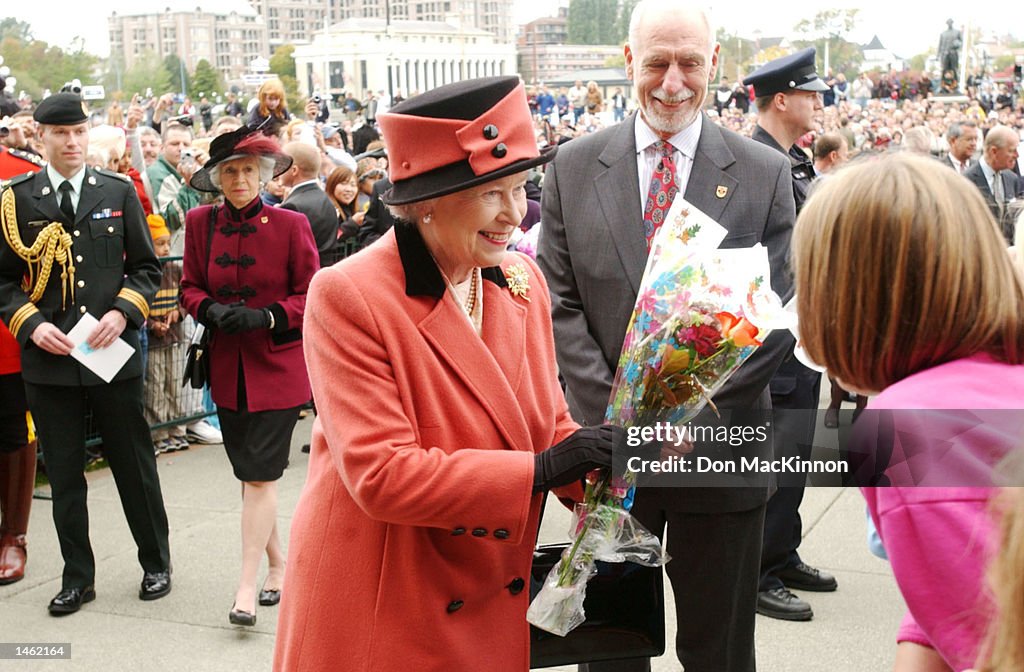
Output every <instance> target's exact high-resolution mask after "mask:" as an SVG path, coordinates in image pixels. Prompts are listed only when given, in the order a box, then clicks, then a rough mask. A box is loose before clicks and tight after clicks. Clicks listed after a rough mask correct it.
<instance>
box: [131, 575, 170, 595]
mask: <svg viewBox="0 0 1024 672" xmlns="http://www.w3.org/2000/svg"><path fill="white" fill-rule="evenodd" d="M169 592H171V572H170V571H168V570H164V571H162V572H146V573H145V574H143V575H142V586H141V587H140V588H139V599H140V600H147V601H148V600H159V599H160V598H161V597H163V596H164V595H166V594H167V593H169Z"/></svg>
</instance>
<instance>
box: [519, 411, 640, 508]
mask: <svg viewBox="0 0 1024 672" xmlns="http://www.w3.org/2000/svg"><path fill="white" fill-rule="evenodd" d="M625 441H626V432H625V431H623V429H622V428H621V427H613V426H612V425H598V426H595V427H581V428H580V429H577V430H576V431H575V432H573V434H572V436H570V437H569V438H567V439H565V440H563V441H561V442H559V443H556V444H555V445H553V446H551V448H548V449H547V450H545V451H544V452H543V453H538V454H537V455H535V456H534V458H533V461H534V469H533V491H534V492H535V493H537V492H544V491H545V490H550V489H551V488H557V487H559V486H562V485H569V484H570V483H575V482H576V481H578V480H580V479H581V478H583V477H584V476H585V475H586V474H587V472H589V471H593V470H594V469H599V468H601V467H610V466H612V452H613V451H614V449H615V447H616V446H618V447H622V446H624V445H625Z"/></svg>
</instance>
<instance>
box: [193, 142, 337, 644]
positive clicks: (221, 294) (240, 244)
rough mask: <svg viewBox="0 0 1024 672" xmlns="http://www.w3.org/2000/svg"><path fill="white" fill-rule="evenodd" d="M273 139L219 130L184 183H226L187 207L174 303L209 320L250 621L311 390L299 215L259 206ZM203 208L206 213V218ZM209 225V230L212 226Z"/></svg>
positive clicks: (242, 607)
mask: <svg viewBox="0 0 1024 672" xmlns="http://www.w3.org/2000/svg"><path fill="white" fill-rule="evenodd" d="M290 165H291V159H290V158H289V157H288V156H287V155H285V154H282V153H281V152H280V150H279V149H278V147H277V143H276V142H275V141H274V140H272V139H270V138H267V137H266V136H264V135H262V134H260V133H254V132H252V131H251V130H250V129H248V128H246V127H244V126H243V127H242V128H240V129H238V130H237V131H234V132H232V133H228V134H225V135H222V136H220V137H218V138H216V139H214V141H213V145H212V146H211V147H210V160H209V161H208V162H207V163H206V165H205V166H204V167H203V168H202V169H201V170H199V171H197V172H196V174H195V175H193V177H192V180H191V185H192V186H193V187H194V188H196V189H199V190H202V191H216V192H221V193H223V194H224V199H225V204H224V206H223V207H220V208H217V210H216V211H213V210H212V207H213V206H203V207H199V208H194V209H192V210H191V211H189V213H188V216H187V217H186V219H185V224H186V229H185V264H184V275H183V277H182V280H181V290H182V294H181V303H182V305H183V306H184V307H185V309H186V310H187V311H188V312H189V313H190V314H191V315H192V316H193V317H194V318H195V319H196V320H197V321H198V322H200V323H201V324H203V325H205V327H206V328H207V329H211V330H212V333H211V341H210V391H211V394H212V396H213V401H214V403H216V404H217V415H218V416H219V418H220V423H221V429H222V430H223V433H224V447H225V448H226V449H227V453H228V458H229V459H230V460H231V466H232V468H233V469H234V472H235V477H236V478H238V480H240V481H242V572H241V578H240V580H239V584H238V591H237V592H236V593H235V603H234V606H233V607H232V609H231V613H230V614H229V620H230V621H231V623H233V624H236V625H255V623H256V600H257V589H256V574H257V571H258V570H259V565H260V560H261V558H262V555H263V552H264V550H265V551H266V554H267V559H268V563H269V572H268V575H267V579H266V582H265V583H264V585H263V589H262V590H260V591H259V603H260V604H262V605H266V606H272V605H274V604H277V602H278V600H279V599H280V589H281V586H282V584H283V582H284V568H285V556H284V552H283V551H282V549H281V542H280V539H279V538H278V534H277V522H276V521H277V479H279V478H280V477H281V474H282V472H283V471H284V468H285V466H287V464H288V448H289V446H290V444H291V436H292V431H293V430H294V428H295V423H296V421H297V420H298V417H299V409H300V407H301V406H302V405H303V404H305V403H306V402H308V401H309V399H310V389H309V380H308V378H307V377H306V363H305V360H304V358H303V356H302V315H303V312H304V311H305V307H306V290H307V289H308V287H309V282H310V280H311V279H312V278H313V274H314V273H315V272H316V271H317V269H318V268H319V262H318V261H317V259H318V257H317V249H316V243H315V242H314V240H313V233H312V230H311V229H310V226H309V222H308V221H307V220H306V217H305V216H304V215H301V214H299V213H296V212H292V211H289V210H277V209H273V208H268V207H264V205H263V202H262V201H261V200H260V197H259V191H260V184H261V183H266V182H268V181H269V180H271V179H272V178H273V177H275V176H277V175H279V174H280V173H282V172H284V171H285V170H287V169H288V167H289V166H290ZM211 218H213V223H212V227H211ZM211 232H212V237H211Z"/></svg>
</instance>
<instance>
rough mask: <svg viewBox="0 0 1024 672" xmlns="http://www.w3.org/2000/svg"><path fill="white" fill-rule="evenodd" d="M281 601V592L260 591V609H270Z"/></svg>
mask: <svg viewBox="0 0 1024 672" xmlns="http://www.w3.org/2000/svg"><path fill="white" fill-rule="evenodd" d="M280 601H281V590H280V589H278V590H261V591H260V598H259V603H260V606H261V607H272V606H274V605H275V604H277V603H278V602H280Z"/></svg>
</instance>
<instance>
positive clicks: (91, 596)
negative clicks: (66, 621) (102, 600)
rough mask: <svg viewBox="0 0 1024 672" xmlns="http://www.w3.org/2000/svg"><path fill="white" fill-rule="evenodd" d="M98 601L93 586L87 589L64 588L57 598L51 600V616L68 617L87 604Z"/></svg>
mask: <svg viewBox="0 0 1024 672" xmlns="http://www.w3.org/2000/svg"><path fill="white" fill-rule="evenodd" d="M95 599H96V591H95V590H93V587H92V586H87V587H85V588H64V589H63V590H61V591H60V592H59V593H57V597H55V598H53V599H52V600H50V606H49V609H50V614H52V615H53V616H66V615H68V614H73V613H75V612H76V611H78V610H79V609H81V608H82V605H83V604H85V603H86V602H92V601H93V600H95Z"/></svg>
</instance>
